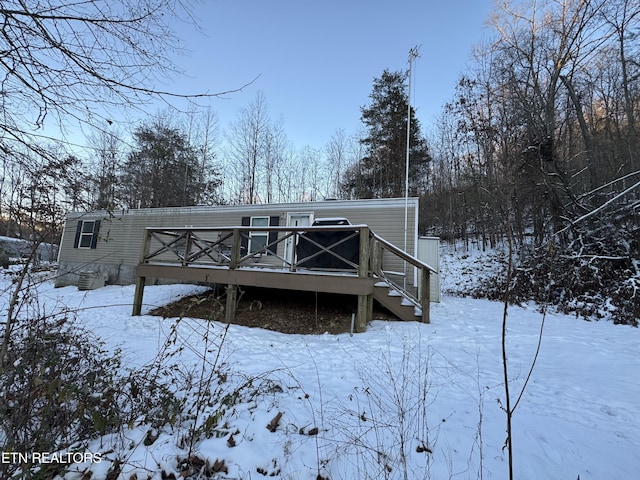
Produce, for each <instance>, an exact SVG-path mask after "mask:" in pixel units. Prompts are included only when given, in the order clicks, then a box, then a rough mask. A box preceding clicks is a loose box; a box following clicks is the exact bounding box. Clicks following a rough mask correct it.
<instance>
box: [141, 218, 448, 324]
mask: <svg viewBox="0 0 640 480" xmlns="http://www.w3.org/2000/svg"><path fill="white" fill-rule="evenodd" d="M267 238H268V240H267ZM303 247H304V248H303ZM354 250H355V251H354ZM390 256H391V257H395V258H396V260H398V259H399V261H401V262H402V263H403V264H404V265H409V268H410V269H411V272H413V269H414V268H417V269H418V270H419V272H420V278H421V282H420V287H421V288H420V292H417V295H416V294H414V293H413V292H412V291H410V290H411V289H407V288H405V287H403V286H400V284H399V282H397V281H394V280H392V278H391V277H392V276H393V275H395V276H396V277H397V276H398V275H399V274H398V272H392V274H391V275H390V274H389V272H386V271H385V270H384V269H383V264H384V263H385V259H388V258H389V257H390ZM396 263H397V262H396ZM323 264H326V265H330V266H331V267H333V268H325V267H323ZM336 265H337V266H338V268H335V267H336ZM405 270H406V268H405ZM433 272H435V271H434V270H433V268H431V267H430V266H429V265H426V264H424V263H423V262H421V261H420V260H418V259H416V258H414V257H412V256H410V255H408V254H406V253H405V252H403V251H402V250H400V249H398V248H397V247H395V246H394V245H392V244H390V243H388V242H386V241H385V240H384V239H382V238H380V237H378V236H377V235H375V233H373V232H371V231H370V229H369V228H368V227H367V226H366V225H349V226H323V227H244V226H242V227H238V226H234V227H220V228H189V227H184V228H153V227H150V228H147V229H146V235H145V239H144V242H143V245H142V253H141V258H140V263H139V265H138V267H137V271H136V276H137V282H136V292H135V298H134V305H133V314H134V315H140V313H141V308H142V300H143V296H144V287H145V284H146V281H147V279H150V278H166V279H175V280H179V281H187V282H202V283H212V284H221V285H226V286H227V299H226V306H225V316H226V320H227V321H228V322H231V321H233V318H234V316H235V308H236V303H237V289H238V286H253V287H266V288H278V289H286V290H303V291H317V292H326V293H340V294H348V295H355V296H357V297H358V307H357V313H356V322H355V330H356V331H357V332H362V331H364V330H365V328H366V324H367V322H369V321H370V320H371V316H372V310H373V300H374V298H375V299H376V300H377V301H379V302H380V303H381V304H382V305H383V306H385V307H387V308H388V309H389V310H390V311H391V312H392V313H394V314H395V315H397V316H398V317H399V318H401V319H403V320H420V321H423V322H429V303H430V301H429V278H430V274H431V273H433ZM402 275H404V277H405V278H406V276H407V273H406V272H405V273H403V274H402ZM402 275H401V276H402Z"/></svg>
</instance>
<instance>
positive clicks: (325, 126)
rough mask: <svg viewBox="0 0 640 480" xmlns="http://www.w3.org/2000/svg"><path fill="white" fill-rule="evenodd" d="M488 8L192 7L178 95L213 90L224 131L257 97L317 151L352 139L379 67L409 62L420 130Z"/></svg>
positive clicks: (379, 4) (482, 31)
mask: <svg viewBox="0 0 640 480" xmlns="http://www.w3.org/2000/svg"><path fill="white" fill-rule="evenodd" d="M491 8H492V0H448V1H442V0H439V1H436V0H399V1H393V2H392V1H379V0H373V1H364V0H342V1H338V0H324V1H320V0H315V1H309V0H270V1H269V0H209V1H205V2H202V3H196V4H195V6H194V14H195V17H196V19H197V21H198V22H199V25H200V27H201V29H202V32H198V31H196V30H195V29H193V28H192V27H189V28H187V27H181V30H179V35H180V37H181V38H182V39H183V40H184V46H185V48H186V49H188V50H189V51H190V54H189V55H186V56H184V57H181V58H179V59H177V60H176V61H177V63H178V65H179V67H180V68H182V69H183V70H184V71H185V75H186V76H185V77H182V78H179V79H178V85H176V86H175V87H177V88H176V89H177V90H180V91H183V92H188V91H191V92H194V91H203V90H205V91H209V92H211V93H213V92H220V91H226V90H232V89H235V88H238V87H240V86H242V85H244V84H246V83H247V82H250V81H251V80H253V79H254V78H256V77H258V78H257V80H256V81H255V82H254V83H253V84H252V85H250V86H249V87H247V88H246V89H244V90H243V91H242V92H239V93H234V94H232V95H229V96H228V98H226V99H216V100H213V101H212V103H211V105H212V107H213V109H214V110H215V111H216V112H217V113H218V116H219V120H220V124H221V126H222V127H223V128H224V127H225V126H226V125H228V123H229V122H232V121H234V120H235V119H236V118H237V115H238V113H239V111H240V109H241V108H243V107H247V106H248V105H249V104H250V103H251V102H252V101H253V100H254V99H255V96H256V93H257V91H258V90H261V91H262V92H263V93H264V96H265V99H266V101H267V103H268V106H269V113H270V115H271V117H272V118H273V119H280V118H281V119H282V121H283V124H284V130H285V132H286V133H287V135H288V137H289V139H290V141H291V142H292V143H293V144H294V145H295V146H297V147H303V146H306V145H309V146H312V147H316V148H322V147H324V145H325V144H326V143H327V142H328V141H329V139H330V137H331V135H332V134H333V133H334V132H335V131H336V130H337V129H344V130H345V132H346V133H347V134H352V133H355V131H356V130H357V129H358V128H359V126H360V125H361V123H360V107H361V106H363V105H366V104H367V103H368V95H369V94H370V93H371V89H372V85H373V79H374V78H376V77H379V76H380V75H381V74H382V72H383V71H384V69H389V70H392V71H394V70H404V69H406V68H407V67H408V63H407V58H408V54H409V50H410V49H411V48H412V47H414V46H416V45H421V47H420V53H421V57H420V58H419V59H417V60H416V62H415V63H414V77H413V78H414V88H413V89H412V90H413V97H412V98H413V100H412V101H413V105H414V107H416V108H417V115H418V118H419V120H420V121H421V123H422V125H423V127H428V126H429V124H431V123H432V121H433V118H434V117H435V116H436V115H437V114H438V113H439V112H440V111H441V108H442V105H443V104H444V103H445V102H447V101H448V100H450V99H451V98H452V96H453V93H454V87H455V83H456V81H457V79H458V78H459V75H460V74H461V72H463V71H464V70H465V68H466V65H467V63H468V59H469V56H470V54H471V51H472V48H473V46H474V45H476V44H478V43H480V42H481V40H482V38H483V36H486V35H487V30H486V27H485V23H486V19H487V17H488V15H489V13H490V11H491Z"/></svg>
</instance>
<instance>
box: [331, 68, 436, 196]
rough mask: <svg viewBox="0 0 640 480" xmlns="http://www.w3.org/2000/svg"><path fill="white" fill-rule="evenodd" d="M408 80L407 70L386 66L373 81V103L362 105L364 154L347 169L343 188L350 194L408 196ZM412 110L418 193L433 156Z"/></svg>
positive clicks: (412, 178) (413, 183)
mask: <svg viewBox="0 0 640 480" xmlns="http://www.w3.org/2000/svg"><path fill="white" fill-rule="evenodd" d="M406 80H407V74H406V73H405V72H389V71H388V70H385V71H384V72H383V73H382V76H381V77H380V78H376V79H375V80H374V82H373V91H372V93H371V94H370V95H369V98H370V99H371V103H370V105H368V106H365V107H362V109H361V120H362V123H363V124H364V126H365V128H366V132H367V134H366V136H365V137H364V138H362V139H361V140H360V142H361V143H362V144H363V146H364V156H363V158H361V159H360V160H359V161H358V162H356V164H354V165H353V166H352V167H350V168H349V169H348V170H347V172H346V174H345V180H344V182H343V191H344V192H345V194H346V195H347V196H348V197H350V198H384V197H403V196H404V193H405V192H404V191H405V188H404V186H405V162H406V153H407V112H408V108H409V97H408V92H407V86H406ZM410 114H411V122H410V124H411V129H410V135H409V145H410V150H409V192H410V194H411V195H417V194H419V193H420V192H419V190H420V185H422V184H423V183H424V177H425V175H426V169H427V165H428V162H429V159H430V157H429V153H428V149H427V142H426V140H425V138H424V137H423V136H422V135H421V133H420V124H419V122H418V120H417V119H416V118H415V111H414V109H413V108H411V113H410Z"/></svg>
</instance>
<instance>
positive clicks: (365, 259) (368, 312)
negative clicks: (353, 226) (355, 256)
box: [355, 227, 373, 333]
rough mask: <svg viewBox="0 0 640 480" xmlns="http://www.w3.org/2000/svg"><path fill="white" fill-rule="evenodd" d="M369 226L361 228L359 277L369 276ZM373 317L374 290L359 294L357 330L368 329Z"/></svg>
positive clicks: (359, 331)
mask: <svg viewBox="0 0 640 480" xmlns="http://www.w3.org/2000/svg"><path fill="white" fill-rule="evenodd" d="M370 250H371V249H370V244H369V227H361V228H360V251H359V252H358V253H359V260H358V277H360V278H370V277H369V253H370ZM372 318H373V292H371V293H367V294H366V295H358V310H357V312H356V325H355V331H356V332H357V333H362V332H364V331H365V330H366V329H367V323H369V322H370V321H371V319H372Z"/></svg>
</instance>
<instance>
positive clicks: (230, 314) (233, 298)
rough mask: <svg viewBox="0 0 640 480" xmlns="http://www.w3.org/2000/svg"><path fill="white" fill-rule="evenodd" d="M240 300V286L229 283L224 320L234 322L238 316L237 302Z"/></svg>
mask: <svg viewBox="0 0 640 480" xmlns="http://www.w3.org/2000/svg"><path fill="white" fill-rule="evenodd" d="M237 300H238V286H237V285H234V284H232V283H230V284H229V285H227V303H226V304H225V307H224V321H225V322H227V323H232V322H233V321H234V320H235V318H236V302H237Z"/></svg>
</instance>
